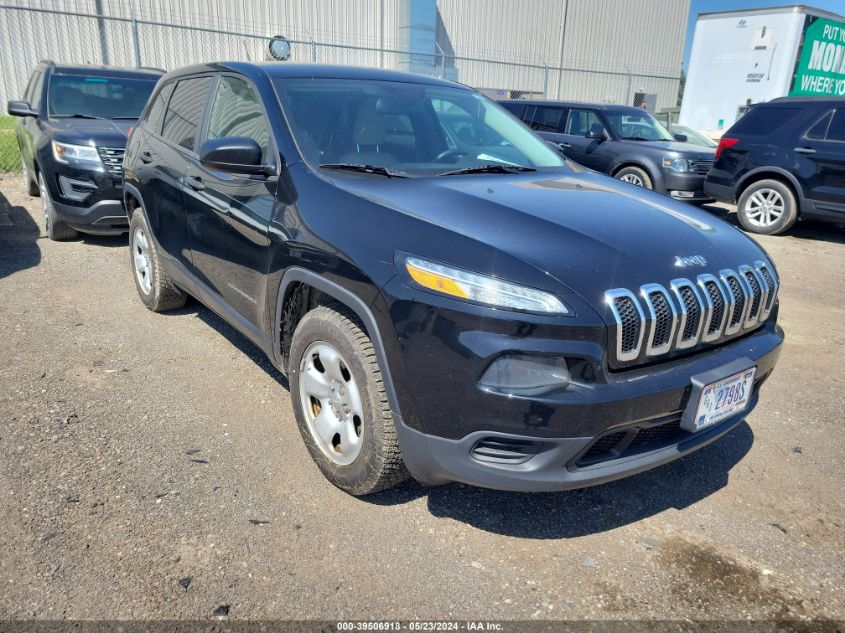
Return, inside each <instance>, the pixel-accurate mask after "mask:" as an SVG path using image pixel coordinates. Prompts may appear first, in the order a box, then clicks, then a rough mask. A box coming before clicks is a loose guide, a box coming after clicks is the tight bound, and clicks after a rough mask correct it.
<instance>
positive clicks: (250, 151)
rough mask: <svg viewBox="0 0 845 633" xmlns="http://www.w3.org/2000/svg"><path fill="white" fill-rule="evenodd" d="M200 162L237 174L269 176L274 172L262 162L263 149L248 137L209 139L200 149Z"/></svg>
mask: <svg viewBox="0 0 845 633" xmlns="http://www.w3.org/2000/svg"><path fill="white" fill-rule="evenodd" d="M200 162H202V164H203V165H205V166H207V167H211V168H212V169H219V170H221V171H228V172H232V173H236V174H263V175H269V174H270V173H271V171H272V168H271V167H270V166H268V165H265V164H264V163H263V162H261V147H260V146H259V145H258V143H257V142H256V141H255V139H251V138H249V137H246V136H227V137H225V138H211V139H208V140H207V141H205V142H204V143H203V144H202V146H201V147H200Z"/></svg>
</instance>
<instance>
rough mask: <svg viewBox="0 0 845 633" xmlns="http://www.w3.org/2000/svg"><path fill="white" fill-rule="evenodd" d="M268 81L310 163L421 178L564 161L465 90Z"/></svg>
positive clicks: (484, 99) (498, 109) (504, 114)
mask: <svg viewBox="0 0 845 633" xmlns="http://www.w3.org/2000/svg"><path fill="white" fill-rule="evenodd" d="M274 84H275V87H276V91H277V94H278V95H279V98H280V101H281V103H282V107H283V109H284V112H285V116H286V118H287V120H288V123H289V125H290V126H291V131H292V133H293V135H294V138H295V139H296V142H297V145H298V146H299V148H300V151H301V152H302V154H303V156H304V158H305V160H306V161H307V162H308V163H309V164H311V165H312V166H319V165H321V164H337V163H343V164H354V165H371V166H377V167H385V168H390V169H393V170H401V171H402V172H404V173H405V174H407V175H419V176H426V175H436V174H439V173H445V172H448V171H452V170H459V169H464V168H470V167H479V166H484V167H486V166H489V165H502V166H509V165H510V166H521V167H530V168H536V167H561V166H563V165H564V162H563V159H562V158H561V157H560V156H559V155H558V154H557V153H556V152H554V151H553V150H552V149H551V148H550V147H548V146H547V144H546V143H545V142H543V141H541V140H540V139H538V138H537V137H536V136H534V135H533V134H532V133H531V132H529V131H528V130H527V129H526V128H525V126H523V125H522V124H521V123H520V122H519V121H518V120H516V119H514V118H513V117H512V116H510V115H509V114H508V113H507V112H506V111H505V110H504V109H503V108H502V107H501V106H499V105H497V104H496V103H494V102H493V101H491V100H490V99H488V98H487V97H484V96H483V95H481V94H479V93H477V92H474V91H472V90H468V89H465V88H458V87H451V86H433V85H426V84H415V83H406V82H398V81H362V80H354V79H328V78H326V79H321V78H317V79H315V78H309V79H298V78H297V79H292V78H277V79H275V80H274Z"/></svg>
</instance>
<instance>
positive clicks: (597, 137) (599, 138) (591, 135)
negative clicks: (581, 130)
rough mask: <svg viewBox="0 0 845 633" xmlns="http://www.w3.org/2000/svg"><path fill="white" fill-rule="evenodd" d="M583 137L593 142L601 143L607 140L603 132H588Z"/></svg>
mask: <svg viewBox="0 0 845 633" xmlns="http://www.w3.org/2000/svg"><path fill="white" fill-rule="evenodd" d="M584 136H585V137H587V138H589V139H593V140H594V141H603V140H605V139H606V138H607V133H606V132H605V131H604V130H602V131H601V132H600V133H598V132H593V131H592V130H590V131H588V132H587V133H586V134H585V135H584Z"/></svg>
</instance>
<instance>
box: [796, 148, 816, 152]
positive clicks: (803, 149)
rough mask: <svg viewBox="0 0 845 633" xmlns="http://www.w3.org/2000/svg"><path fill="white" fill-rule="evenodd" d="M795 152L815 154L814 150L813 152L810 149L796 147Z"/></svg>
mask: <svg viewBox="0 0 845 633" xmlns="http://www.w3.org/2000/svg"><path fill="white" fill-rule="evenodd" d="M795 151H796V152H798V153H799V154H815V153H816V150H814V149H813V148H812V147H796V148H795Z"/></svg>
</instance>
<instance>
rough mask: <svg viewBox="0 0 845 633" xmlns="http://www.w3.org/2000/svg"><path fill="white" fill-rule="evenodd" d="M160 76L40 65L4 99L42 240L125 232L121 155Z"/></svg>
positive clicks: (137, 71)
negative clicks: (18, 94)
mask: <svg viewBox="0 0 845 633" xmlns="http://www.w3.org/2000/svg"><path fill="white" fill-rule="evenodd" d="M162 74H163V71H160V70H155V69H126V68H110V67H106V66H69V65H62V64H55V63H53V62H49V61H47V62H41V63H40V64H38V65H37V66H36V68H35V71H34V72H33V73H32V77H30V80H29V83H28V84H27V86H26V90H25V91H24V94H23V99H22V100H21V101H9V103H8V112H9V114H11V115H13V116H16V117H18V123H17V126H16V133H17V138H18V144H19V146H20V150H21V164H22V169H23V177H24V180H25V182H26V187H27V190H28V192H29V194H30V195H33V196H35V195H40V196H41V203H42V209H43V211H44V221H45V224H46V227H47V235H48V236H49V237H50V239H53V240H63V239H70V238H72V237H74V236H75V235H76V233H77V231H82V232H85V233H95V234H116V233H125V232H126V231H127V230H128V228H129V227H128V224H127V222H126V214H125V213H124V212H123V207H122V201H121V183H122V181H123V152H124V149H125V147H126V138H127V135H128V132H129V130H130V128H131V127H132V126H133V125H135V122H136V121H137V119H138V115H139V114H140V113H141V110H143V109H144V105H146V103H147V99H148V98H149V96H150V93H152V91H153V88H155V84H156V81H158V78H159V77H160V76H161V75H162Z"/></svg>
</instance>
